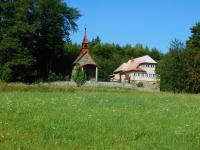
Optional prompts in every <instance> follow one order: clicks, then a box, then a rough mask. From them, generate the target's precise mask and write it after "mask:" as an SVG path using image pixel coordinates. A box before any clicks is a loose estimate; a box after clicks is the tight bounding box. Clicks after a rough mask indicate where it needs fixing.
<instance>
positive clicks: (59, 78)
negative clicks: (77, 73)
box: [48, 71, 69, 82]
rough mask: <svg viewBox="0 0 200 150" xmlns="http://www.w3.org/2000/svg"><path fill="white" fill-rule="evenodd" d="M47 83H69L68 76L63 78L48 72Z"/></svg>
mask: <svg viewBox="0 0 200 150" xmlns="http://www.w3.org/2000/svg"><path fill="white" fill-rule="evenodd" d="M48 81H49V82H53V81H69V76H63V75H62V74H61V73H59V74H56V73H55V72H52V71H50V73H49V76H48Z"/></svg>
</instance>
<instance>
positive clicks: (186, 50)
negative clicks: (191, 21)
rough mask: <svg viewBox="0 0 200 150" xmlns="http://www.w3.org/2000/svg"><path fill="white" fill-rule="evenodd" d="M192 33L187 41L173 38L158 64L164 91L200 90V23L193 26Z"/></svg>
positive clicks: (197, 91) (161, 86) (191, 91)
mask: <svg viewBox="0 0 200 150" xmlns="http://www.w3.org/2000/svg"><path fill="white" fill-rule="evenodd" d="M191 33H192V35H191V36H190V37H189V39H188V40H187V41H186V42H185V43H182V42H180V41H178V40H176V39H175V40H173V41H172V42H171V46H170V49H169V52H168V53H167V54H166V55H165V56H164V57H163V59H162V60H161V61H160V63H159V64H158V68H157V71H158V74H159V75H160V88H161V90H162V91H173V92H190V93H199V92H200V23H197V24H196V25H195V26H194V27H192V28H191Z"/></svg>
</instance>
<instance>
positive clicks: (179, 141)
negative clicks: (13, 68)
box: [0, 88, 200, 150]
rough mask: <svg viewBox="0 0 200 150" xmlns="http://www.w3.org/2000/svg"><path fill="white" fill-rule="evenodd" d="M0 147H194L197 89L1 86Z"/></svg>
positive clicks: (199, 143) (199, 145)
mask: <svg viewBox="0 0 200 150" xmlns="http://www.w3.org/2000/svg"><path fill="white" fill-rule="evenodd" d="M0 149H2V150H62V149H64V150H71V149H73V150H79V149H81V150H82V149H91V150H95V149H100V150H101V149H113V150H118V149H119V150H121V149H122V150H124V149H131V150H132V149H137V150H146V149H152V150H155V149H159V150H170V149H173V150H198V149H200V95H189V94H172V93H146V92H137V91H132V90H117V89H116V90H113V89H110V90H103V89H102V90H97V89H92V88H91V89H87V88H86V89H85V90H76V89H74V90H57V91H56V90H55V91H51V90H50V91H45V90H44V91H37V90H33V91H28V90H24V91H23V90H22V91H18V90H15V91H14V92H11V91H9V90H1V92H0Z"/></svg>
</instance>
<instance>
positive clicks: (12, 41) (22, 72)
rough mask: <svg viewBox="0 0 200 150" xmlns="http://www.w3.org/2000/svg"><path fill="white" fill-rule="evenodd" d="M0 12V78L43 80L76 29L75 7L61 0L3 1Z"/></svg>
mask: <svg viewBox="0 0 200 150" xmlns="http://www.w3.org/2000/svg"><path fill="white" fill-rule="evenodd" d="M0 12H1V13H0V78H1V79H3V80H5V81H25V82H32V81H34V80H37V79H39V78H41V79H42V80H47V78H48V74H49V73H50V71H53V72H56V71H57V68H59V67H58V66H59V63H58V62H59V61H60V60H61V59H62V57H63V55H64V44H65V43H66V42H69V33H70V31H76V30H77V25H76V20H77V19H78V18H79V16H80V14H79V12H78V10H76V9H74V8H71V7H68V6H67V5H66V3H65V2H64V1H63V0H4V1H1V2H0Z"/></svg>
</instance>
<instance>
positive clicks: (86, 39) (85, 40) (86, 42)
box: [83, 32, 89, 44]
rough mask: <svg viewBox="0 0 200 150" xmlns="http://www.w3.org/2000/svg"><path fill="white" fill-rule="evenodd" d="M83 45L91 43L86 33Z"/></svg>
mask: <svg viewBox="0 0 200 150" xmlns="http://www.w3.org/2000/svg"><path fill="white" fill-rule="evenodd" d="M83 43H85V44H88V43H89V42H88V38H87V35H86V32H85V34H84V38H83Z"/></svg>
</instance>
